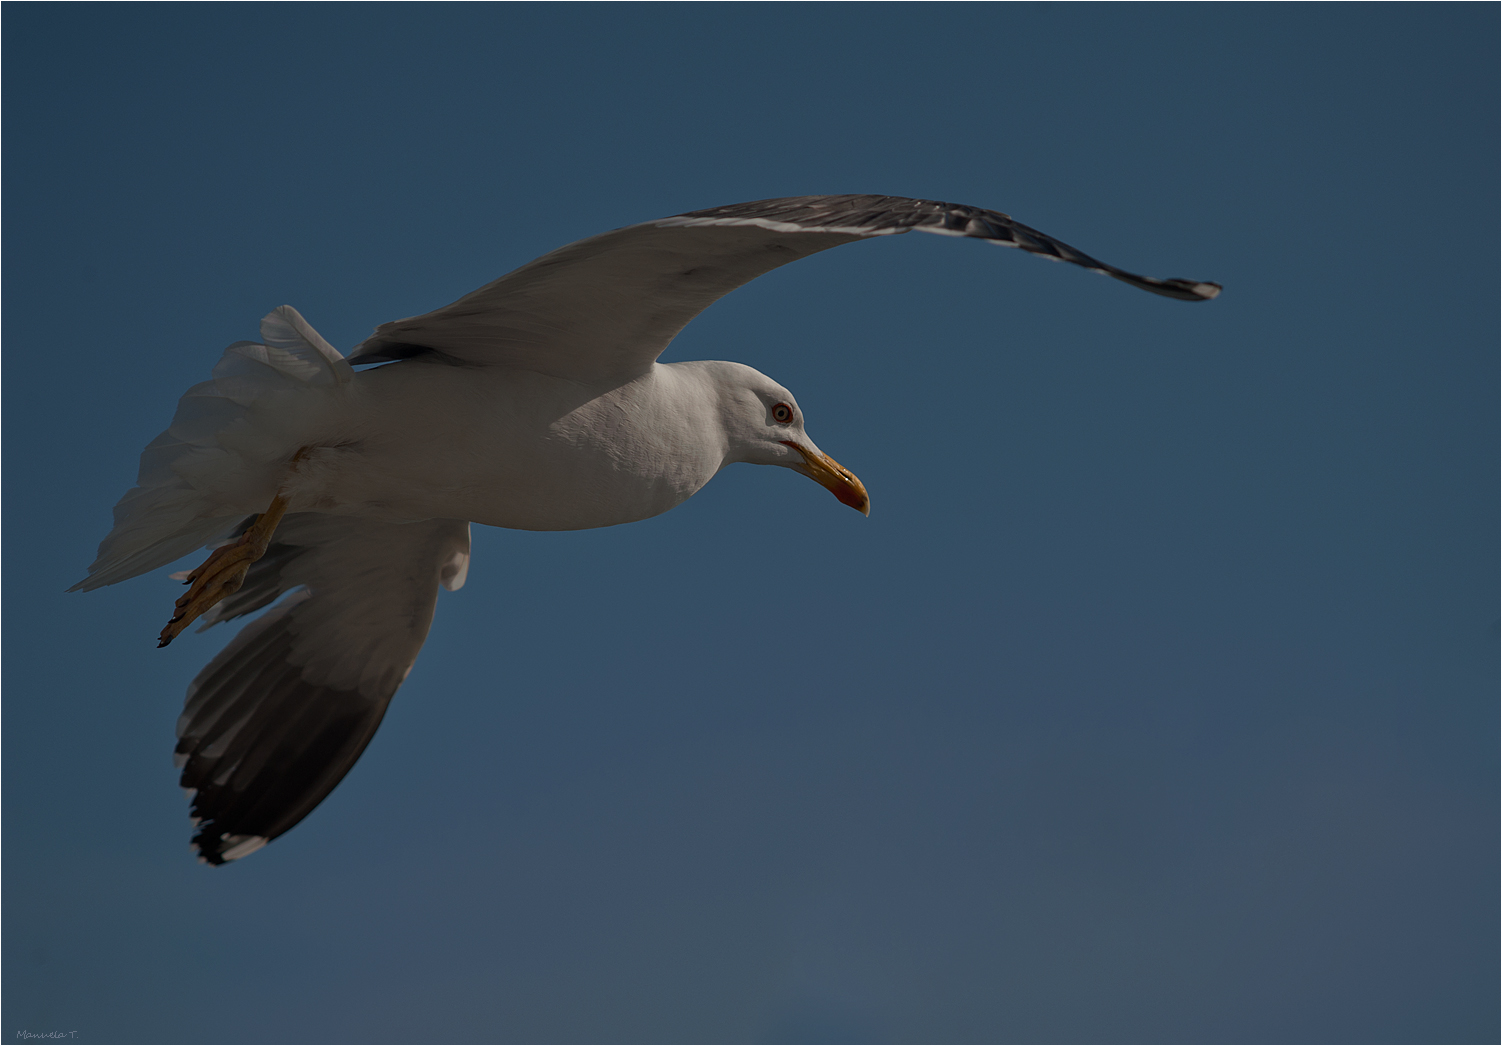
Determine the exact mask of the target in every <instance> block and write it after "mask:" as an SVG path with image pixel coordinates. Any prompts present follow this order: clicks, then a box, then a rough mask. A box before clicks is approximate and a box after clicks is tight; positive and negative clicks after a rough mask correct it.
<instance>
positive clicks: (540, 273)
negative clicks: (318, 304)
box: [350, 196, 1220, 381]
mask: <svg viewBox="0 0 1502 1046" xmlns="http://www.w3.org/2000/svg"><path fill="white" fill-rule="evenodd" d="M913 230H917V231H919V232H930V233H937V234H940V235H945V236H965V237H971V238H974V239H980V240H984V241H987V242H989V243H994V244H997V245H999V246H1003V247H1018V248H1021V249H1022V250H1024V251H1027V252H1029V253H1031V254H1037V255H1040V256H1042V257H1045V258H1051V259H1053V260H1055V261H1067V262H1072V263H1074V264H1075V265H1081V266H1084V267H1085V268H1087V269H1091V270H1093V271H1095V272H1101V273H1105V274H1106V275H1108V276H1112V277H1115V278H1116V279H1118V280H1123V281H1125V282H1127V283H1130V284H1131V285H1132V286H1134V287H1140V288H1141V289H1143V290H1146V291H1151V292H1152V293H1154V294H1162V295H1166V296H1167V297H1170V298H1179V299H1182V300H1185V301H1206V300H1208V299H1210V298H1213V297H1215V296H1216V295H1217V294H1219V293H1220V285H1219V284H1215V283H1202V282H1197V281H1194V280H1182V279H1169V280H1160V279H1154V278H1153V277H1150V276H1138V275H1136V274H1135V273H1130V272H1126V271H1125V270H1123V269H1118V268H1116V267H1115V266H1113V265H1107V264H1106V263H1105V262H1102V261H1097V260H1096V259H1094V258H1092V257H1090V256H1089V255H1087V254H1085V253H1083V252H1081V251H1077V250H1075V249H1074V248H1073V247H1070V246H1069V245H1068V244H1065V243H1062V242H1060V241H1058V240H1056V239H1054V238H1053V237H1051V236H1048V235H1046V234H1044V233H1041V232H1039V231H1037V230H1036V229H1032V228H1029V227H1028V226H1026V225H1023V224H1021V223H1020V222H1016V221H1013V220H1012V219H1011V217H1009V216H1008V215H1005V214H1002V213H1001V212H999V211H988V210H985V209H983V208H980V207H968V206H965V205H963V204H953V203H939V202H937V201H934V200H913V199H909V198H907V197H904V196H789V197H784V198H782V199H776V200H757V201H754V202H751V203H738V204H731V205H730V206H727V207H712V208H710V209H708V210H703V211H690V212H688V213H687V214H680V215H677V216H675V217H672V218H663V219H661V220H659V221H655V222H645V223H643V224H641V225H630V226H627V227H626V228H624V229H616V230H615V231H614V232H607V233H604V234H602V235H600V236H593V237H590V238H589V239H587V240H579V241H578V242H576V243H571V244H569V245H568V246H566V247H560V248H559V249H558V250H556V251H553V252H552V253H550V254H545V255H543V256H542V257H541V258H538V259H537V260H536V261H533V262H530V263H528V264H527V265H524V266H522V267H521V268H520V269H517V270H515V271H514V272H511V273H509V274H508V275H505V276H502V277H501V278H500V279H498V280H496V281H494V282H492V283H489V284H487V285H486V286H484V287H481V288H480V289H479V290H477V291H474V292H473V293H471V294H467V295H465V296H464V297H463V298H460V299H459V300H458V301H456V302H454V303H453V304H452V305H446V306H444V307H443V308H441V309H437V310H435V311H433V312H430V313H427V314H425V315H422V316H414V317H412V318H410V319H405V320H396V321H395V322H392V323H385V324H382V325H381V326H380V327H378V328H376V332H375V334H374V335H373V336H372V337H370V338H369V339H367V340H366V341H364V342H363V343H361V345H360V346H359V347H358V348H357V349H356V350H355V351H354V352H353V353H352V354H351V356H350V362H352V363H378V362H383V361H387V360H397V359H407V358H410V357H413V356H418V355H424V354H430V353H433V354H438V355H440V356H442V357H444V358H447V359H448V360H449V361H450V362H454V363H460V364H469V365H486V364H501V365H507V366H517V367H523V368H526V369H528V370H537V371H542V372H544V373H549V374H556V375H558V376H560V377H568V378H574V379H577V380H585V381H588V380H596V379H601V378H606V377H611V376H616V375H626V374H632V373H636V372H639V371H640V370H641V369H643V368H645V367H646V366H647V365H648V364H650V363H651V362H652V361H653V360H655V359H656V358H657V357H658V356H659V355H661V353H662V350H663V349H665V348H667V345H668V343H669V342H670V341H672V340H673V338H674V337H675V336H676V335H677V334H678V332H679V331H680V330H682V329H683V328H684V327H685V326H686V325H687V324H688V322H689V321H690V320H692V319H693V318H694V317H695V316H697V315H698V314H699V313H700V312H703V311H704V310H705V309H706V308H708V307H709V306H710V305H711V304H713V303H714V302H715V301H716V300H717V299H718V298H720V297H722V296H723V295H725V294H728V293H729V292H730V291H732V290H734V289H735V288H736V287H739V286H741V285H742V284H744V283H749V282H750V281H751V280H754V279H755V278H756V277H758V276H760V275H762V274H763V273H766V272H770V271H771V270H773V269H775V268H777V267H778V266H781V265H786V264H787V263H788V262H792V261H797V260H798V259H799V258H806V257H808V256H809V255H810V254H815V253H817V252H819V251H823V250H828V249H829V248H830V247H838V246H839V245H840V244H842V243H850V242H851V241H853V240H861V239H869V238H871V237H874V236H891V235H895V234H898V233H905V232H911V231H913Z"/></svg>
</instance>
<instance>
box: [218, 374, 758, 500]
mask: <svg viewBox="0 0 1502 1046" xmlns="http://www.w3.org/2000/svg"><path fill="white" fill-rule="evenodd" d="M734 366H735V365H733V364H711V363H680V364H653V365H651V366H650V367H649V368H648V369H647V370H646V372H645V373H643V374H641V375H638V376H636V377H633V378H630V379H629V380H625V381H622V382H619V383H617V382H613V381H604V382H598V383H580V382H573V381H568V380H566V379H562V378H555V377H552V376H550V375H546V374H538V373H537V372H535V371H526V370H514V369H510V368H505V369H502V368H491V369H485V370H471V369H466V368H459V367H453V366H449V365H447V364H444V363H441V362H437V361H431V360H423V359H417V360H413V361H411V362H410V363H403V364H400V365H393V366H389V367H378V368H376V369H374V370H369V371H365V372H363V373H359V374H356V375H355V377H354V379H353V380H352V381H350V382H349V383H348V384H347V385H343V386H336V387H333V388H328V389H320V390H317V393H315V394H314V395H313V396H309V397H308V399H307V400H305V401H303V402H302V403H299V404H298V407H299V409H300V410H302V411H304V412H305V415H306V418H307V424H306V426H305V427H299V428H294V429H289V430H288V431H287V434H286V436H285V437H284V439H283V442H282V447H281V448H280V449H281V450H282V454H281V455H280V457H281V459H282V460H285V459H286V458H290V457H291V455H292V454H293V453H294V452H295V451H296V450H298V449H299V448H300V447H304V446H307V447H312V448H314V449H313V450H312V451H311V452H310V453H309V454H308V455H307V456H306V457H305V458H304V459H303V461H302V462H300V463H299V465H298V468H297V469H296V471H295V472H294V473H293V474H292V475H291V476H290V477H288V478H287V479H286V481H285V483H284V484H283V490H284V492H285V493H286V495H287V497H288V501H289V503H290V506H291V511H302V512H327V513H333V514H336V515H347V516H359V517H362V518H368V519H378V520H384V521H387V522H410V521H412V520H420V519H431V518H435V517H438V518H448V519H465V520H470V521H472V522H475V523H483V524H487V525H489V526H495V527H508V528H512V529H518V530H580V529H586V528H590V527H608V526H613V525H615V524H618V523H630V522H633V521H635V520H639V519H646V518H648V517H650V516H656V515H659V514H660V513H663V512H666V511H667V510H668V509H670V508H673V507H674V506H676V505H678V504H680V503H682V502H683V501H684V500H685V499H687V498H688V497H689V496H690V495H692V494H693V493H694V492H695V491H697V490H698V489H699V488H700V487H702V486H703V485H704V484H705V483H707V482H709V480H710V479H711V478H712V477H713V476H714V474H715V473H716V472H718V471H719V469H720V468H721V466H722V465H724V464H726V463H727V462H728V461H729V460H732V459H731V458H730V457H729V455H731V453H732V449H731V445H730V440H729V439H728V437H727V435H726V427H725V425H724V424H723V423H722V419H721V418H720V417H719V406H720V404H719V402H718V399H717V396H716V390H715V385H714V381H713V377H714V376H715V375H717V374H718V373H720V372H721V371H722V370H724V369H725V368H729V367H734ZM745 369H747V370H749V368H745ZM706 437H707V438H706ZM435 448H437V449H438V453H434V449H435ZM257 480H258V482H256V483H254V484H247V485H246V486H245V487H243V488H242V489H241V490H238V491H237V492H236V494H237V497H236V498H235V500H234V501H233V502H226V505H225V510H226V512H227V513H228V514H234V513H239V514H242V515H243V514H246V513H249V512H255V511H259V510H260V509H262V508H264V507H265V503H266V502H267V501H268V500H269V498H270V496H271V494H273V493H275V489H274V488H275V486H276V485H277V483H278V482H279V481H281V480H282V476H281V475H280V474H279V473H277V474H272V473H270V472H268V473H267V474H265V475H262V476H258V477H257Z"/></svg>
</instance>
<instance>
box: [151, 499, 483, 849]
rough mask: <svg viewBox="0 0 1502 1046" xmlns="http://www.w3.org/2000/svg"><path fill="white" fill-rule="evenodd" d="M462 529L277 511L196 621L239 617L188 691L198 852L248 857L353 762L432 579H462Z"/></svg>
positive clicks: (412, 654)
mask: <svg viewBox="0 0 1502 1046" xmlns="http://www.w3.org/2000/svg"><path fill="white" fill-rule="evenodd" d="M468 557H469V525H468V524H467V523H464V522H462V521H459V520H427V521H425V522H422V523H409V524H393V523H376V522H371V521H367V520H359V519H352V518H348V517H341V516H328V515H322V514H317V513H293V514H290V515H288V516H287V517H286V518H285V519H284V520H283V521H282V524H281V526H280V527H279V528H278V530H277V534H276V540H275V541H274V542H273V543H272V545H271V547H270V548H269V549H268V550H267V554H266V555H265V556H264V557H263V558H262V559H261V560H260V561H258V562H257V563H256V564H255V565H254V566H253V567H252V568H251V571H250V574H249V576H248V577H247V578H246V581H245V584H244V585H243V586H242V587H241V589H240V591H239V592H238V593H236V594H235V595H234V596H232V597H230V598H229V599H227V600H225V601H224V602H223V603H221V604H220V605H219V606H218V607H216V608H215V612H214V613H213V615H212V620H210V621H209V622H208V624H214V623H216V622H218V621H222V620H225V619H226V618H232V617H237V616H239V615H241V614H247V613H251V612H253V611H255V610H258V609H260V608H261V607H264V606H266V605H267V604H268V603H270V602H271V601H272V600H274V599H276V598H277V597H278V596H280V595H282V594H283V593H291V594H290V595H288V596H287V598H285V599H283V600H282V601H281V602H280V603H278V604H277V605H276V606H275V607H272V609H270V610H269V611H267V612H266V613H265V614H264V615H262V616H261V617H260V618H259V619H257V620H256V621H253V622H251V623H250V624H249V625H247V626H246V627H245V628H244V629H242V630H241V632H240V634H239V635H238V636H236V637H235V638H234V640H233V641H232V642H231V643H230V644H229V645H228V646H227V647H225V648H224V650H223V651H221V652H220V654H219V655H218V656H217V657H215V658H214V660H213V661H211V662H210V663H209V665H208V666H207V667H206V668H205V669H204V670H203V671H202V672H200V673H199V674H198V677H197V678H196V679H194V680H193V683H192V685H190V686H189V687H188V697H187V702H186V704H185V706H184V709H183V714H182V716H181V717H180V718H179V720H178V724H177V736H178V744H177V756H176V759H177V765H178V766H180V767H181V768H182V771H183V774H182V786H183V787H184V788H187V789H190V790H191V792H192V796H193V817H194V821H195V824H196V825H197V832H196V834H195V835H194V838H193V845H194V847H195V848H196V849H197V850H198V853H199V856H200V858H201V859H202V860H204V861H207V862H208V863H210V864H223V863H224V862H226V861H232V860H235V859H236V858H239V857H244V856H245V855H246V854H249V853H252V852H254V851H255V850H257V849H259V848H260V847H262V846H264V845H265V844H266V843H268V842H270V841H271V840H272V839H275V838H276V837H277V836H279V835H281V834H282V833H283V832H285V831H287V830H288V829H289V828H291V827H292V826H293V825H295V824H297V823H298V822H299V821H301V820H302V819H303V818H304V817H306V816H307V815H308V814H309V813H310V812H311V811H312V810H313V808H314V807H316V806H317V805H318V804H319V803H320V802H322V801H323V799H324V797H325V796H327V795H328V794H329V793H330V792H331V791H333V789H334V787H335V786H336V785H337V784H338V783H339V782H340V780H341V779H343V777H344V775H345V774H346V773H348V772H349V770H350V768H351V767H352V766H354V764H355V761H356V760H357V759H359V758H360V753H361V752H363V751H364V750H365V746H366V745H367V744H369V743H370V739H371V738H372V737H374V736H375V732H376V728H377V727H378V726H380V723H381V718H382V716H384V715H385V713H386V707H387V705H389V704H390V703H391V698H392V696H393V695H394V694H395V693H396V690H397V687H399V686H400V685H401V683H402V680H404V679H405V678H406V676H407V673H408V671H410V669H411V667H412V663H413V661H414V660H416V658H417V653H418V651H419V650H420V649H421V648H422V644H423V641H424V640H425V639H426V638H427V634H428V626H429V625H430V624H431V623H432V620H433V608H434V604H435V602H436V599H437V594H438V587H439V585H440V584H443V585H446V586H447V587H449V588H457V587H458V586H459V585H460V584H462V583H463V574H464V570H465V568H466V566H467V564H468Z"/></svg>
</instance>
